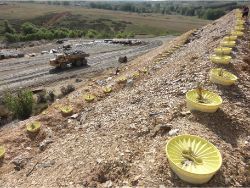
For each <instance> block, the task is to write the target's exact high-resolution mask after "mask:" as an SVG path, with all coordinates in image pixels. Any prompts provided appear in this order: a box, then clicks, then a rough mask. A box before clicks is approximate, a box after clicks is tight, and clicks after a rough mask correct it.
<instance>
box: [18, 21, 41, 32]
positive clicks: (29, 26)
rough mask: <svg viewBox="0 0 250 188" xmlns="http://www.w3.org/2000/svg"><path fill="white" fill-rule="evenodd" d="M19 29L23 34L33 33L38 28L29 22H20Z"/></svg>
mask: <svg viewBox="0 0 250 188" xmlns="http://www.w3.org/2000/svg"><path fill="white" fill-rule="evenodd" d="M21 29H22V31H23V33H24V34H25V35H26V34H32V33H35V32H37V30H38V28H37V27H36V26H35V25H33V24H32V23H30V22H25V23H24V24H22V26H21Z"/></svg>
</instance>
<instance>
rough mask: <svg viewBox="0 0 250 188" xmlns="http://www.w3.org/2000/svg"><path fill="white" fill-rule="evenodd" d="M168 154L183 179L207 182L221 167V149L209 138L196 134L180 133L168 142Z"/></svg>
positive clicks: (201, 182)
mask: <svg viewBox="0 0 250 188" xmlns="http://www.w3.org/2000/svg"><path fill="white" fill-rule="evenodd" d="M166 155H167V158H168V161H169V164H170V167H171V169H172V170H173V171H174V172H175V173H176V174H177V175H178V177H179V178H181V179H182V180H183V181H186V182H189V183H192V184H204V183H207V182H208V181H209V180H210V179H211V178H212V177H213V175H214V174H215V173H216V172H217V171H218V170H219V169H220V167H221V164H222V157H221V154H220V151H219V150H218V149H217V148H216V147H215V146H214V145H213V144H212V143H210V142H208V141H207V140H205V139H203V138H200V137H198V136H194V135H180V136H176V137H173V138H171V139H170V140H169V141H168V142H167V144H166Z"/></svg>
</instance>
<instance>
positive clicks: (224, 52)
mask: <svg viewBox="0 0 250 188" xmlns="http://www.w3.org/2000/svg"><path fill="white" fill-rule="evenodd" d="M214 52H215V54H216V55H229V54H230V53H231V52H232V48H228V47H219V48H215V49H214Z"/></svg>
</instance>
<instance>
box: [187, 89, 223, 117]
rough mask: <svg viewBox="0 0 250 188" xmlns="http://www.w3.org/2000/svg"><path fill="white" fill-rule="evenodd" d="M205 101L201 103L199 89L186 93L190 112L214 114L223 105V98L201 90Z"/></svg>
mask: <svg viewBox="0 0 250 188" xmlns="http://www.w3.org/2000/svg"><path fill="white" fill-rule="evenodd" d="M201 95H202V98H203V101H204V102H202V101H199V94H198V90H197V89H193V90H190V91H188V92H187V93H186V103H187V108H188V109H189V110H197V111H201V112H208V113H213V112H216V111H217V110H218V108H219V107H220V105H221V104H222V98H221V97H220V96H219V95H217V94H216V93H213V92H211V91H208V90H203V89H202V90H201Z"/></svg>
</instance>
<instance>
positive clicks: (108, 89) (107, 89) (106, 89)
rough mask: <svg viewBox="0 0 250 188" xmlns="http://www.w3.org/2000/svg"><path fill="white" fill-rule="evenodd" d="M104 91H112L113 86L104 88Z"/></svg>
mask: <svg viewBox="0 0 250 188" xmlns="http://www.w3.org/2000/svg"><path fill="white" fill-rule="evenodd" d="M102 90H103V92H104V93H111V92H112V88H111V87H104V88H102Z"/></svg>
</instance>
